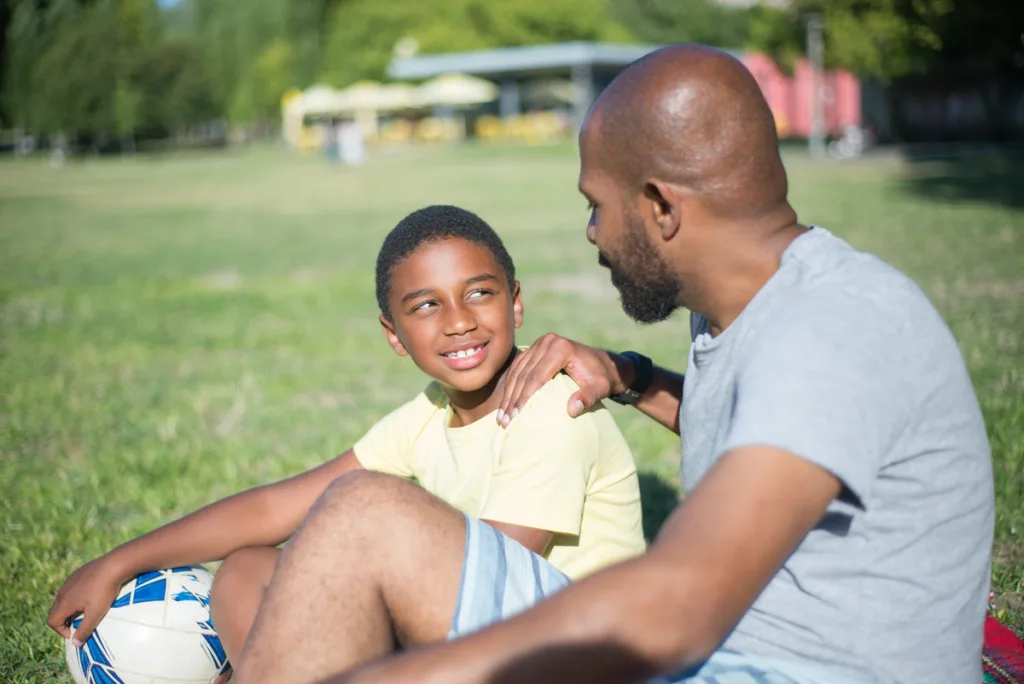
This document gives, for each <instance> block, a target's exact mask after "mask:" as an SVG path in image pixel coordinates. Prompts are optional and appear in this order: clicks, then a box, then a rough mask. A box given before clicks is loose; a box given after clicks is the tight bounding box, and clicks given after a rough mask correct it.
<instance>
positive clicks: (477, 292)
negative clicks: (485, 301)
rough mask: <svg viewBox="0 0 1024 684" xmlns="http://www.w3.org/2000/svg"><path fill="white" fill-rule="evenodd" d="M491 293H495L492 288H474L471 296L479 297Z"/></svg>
mask: <svg viewBox="0 0 1024 684" xmlns="http://www.w3.org/2000/svg"><path fill="white" fill-rule="evenodd" d="M491 294H494V292H492V291H491V290H473V291H472V292H470V293H469V296H470V298H479V297H481V296H485V295H491Z"/></svg>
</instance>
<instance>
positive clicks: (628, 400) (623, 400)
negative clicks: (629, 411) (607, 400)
mask: <svg viewBox="0 0 1024 684" xmlns="http://www.w3.org/2000/svg"><path fill="white" fill-rule="evenodd" d="M611 400H612V401H614V402H616V403H619V404H623V405H626V406H632V405H633V404H635V403H636V402H638V401H639V400H640V393H639V392H636V391H635V390H631V389H627V390H626V391H625V392H622V393H621V394H615V395H613V396H612V397H611Z"/></svg>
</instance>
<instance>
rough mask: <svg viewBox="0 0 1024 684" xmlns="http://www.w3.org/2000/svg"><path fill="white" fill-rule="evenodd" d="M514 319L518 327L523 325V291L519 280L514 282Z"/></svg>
mask: <svg viewBox="0 0 1024 684" xmlns="http://www.w3.org/2000/svg"><path fill="white" fill-rule="evenodd" d="M512 320H513V321H514V322H515V324H516V327H517V328H519V327H522V325H523V292H522V290H520V289H519V281H518V280H517V281H515V282H514V283H512Z"/></svg>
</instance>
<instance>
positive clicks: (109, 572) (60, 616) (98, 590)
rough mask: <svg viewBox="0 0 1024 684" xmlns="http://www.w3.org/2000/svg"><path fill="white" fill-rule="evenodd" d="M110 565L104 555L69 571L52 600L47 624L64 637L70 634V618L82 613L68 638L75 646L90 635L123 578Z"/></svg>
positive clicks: (107, 608)
mask: <svg viewBox="0 0 1024 684" xmlns="http://www.w3.org/2000/svg"><path fill="white" fill-rule="evenodd" d="M113 565H114V564H113V563H111V562H110V559H109V558H108V557H107V556H101V557H99V558H97V559H96V560H93V561H90V562H88V563H86V564H85V565H83V566H82V567H80V568H78V570H75V571H74V572H73V573H71V576H70V577H68V578H67V580H65V581H64V586H62V587H61V588H60V591H58V592H57V596H56V597H55V598H54V599H53V605H52V606H51V607H50V614H49V616H48V617H47V619H46V624H47V625H49V627H50V628H51V629H52V630H53V631H55V632H56V633H57V634H59V635H61V636H62V637H64V638H65V639H67V638H69V637H71V628H70V627H69V623H70V622H71V619H72V618H74V617H75V616H77V615H79V614H83V617H82V624H81V625H79V626H78V629H76V630H75V636H74V638H73V639H71V643H72V644H74V645H75V646H77V647H78V648H81V647H82V644H84V643H85V642H86V641H87V640H88V639H89V637H90V636H91V635H92V631H93V630H94V629H95V628H96V625H98V624H99V622H100V620H102V619H103V616H104V615H106V614H107V611H108V610H110V605H111V604H112V603H113V602H114V599H115V598H117V593H118V591H120V589H121V585H122V584H123V581H122V578H121V576H120V574H119V573H118V572H117V570H116V568H114V567H113Z"/></svg>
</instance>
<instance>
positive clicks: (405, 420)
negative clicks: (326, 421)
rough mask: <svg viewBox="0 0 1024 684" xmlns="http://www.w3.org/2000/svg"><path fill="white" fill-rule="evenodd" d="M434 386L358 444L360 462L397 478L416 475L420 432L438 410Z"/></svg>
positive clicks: (420, 394)
mask: <svg viewBox="0 0 1024 684" xmlns="http://www.w3.org/2000/svg"><path fill="white" fill-rule="evenodd" d="M431 396H432V392H431V388H429V387H428V388H427V389H426V390H424V391H423V392H420V393H419V394H418V395H416V397H415V398H414V399H413V400H412V401H410V402H408V403H406V404H403V405H402V406H399V407H398V408H397V409H395V410H394V411H392V412H391V413H389V414H388V415H386V416H385V417H384V418H382V419H380V420H379V421H377V423H376V424H375V425H374V426H373V427H371V428H370V429H369V431H368V432H367V433H366V434H365V435H363V437H362V438H361V439H360V440H359V441H358V442H356V443H355V445H354V446H353V447H352V450H353V451H354V452H355V454H356V458H357V459H358V460H359V464H360V465H361V466H363V467H364V468H366V469H367V470H375V471H377V472H381V473H387V474H389V475H396V476H398V477H406V478H411V477H415V474H416V470H415V465H416V464H415V463H414V458H413V456H414V451H415V450H414V446H415V444H416V439H417V438H418V437H419V434H420V432H421V431H422V430H423V428H424V427H425V426H426V424H427V422H429V420H430V418H431V416H432V415H433V413H434V412H435V411H436V410H437V408H436V407H435V405H434V403H433V402H432V400H431Z"/></svg>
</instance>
